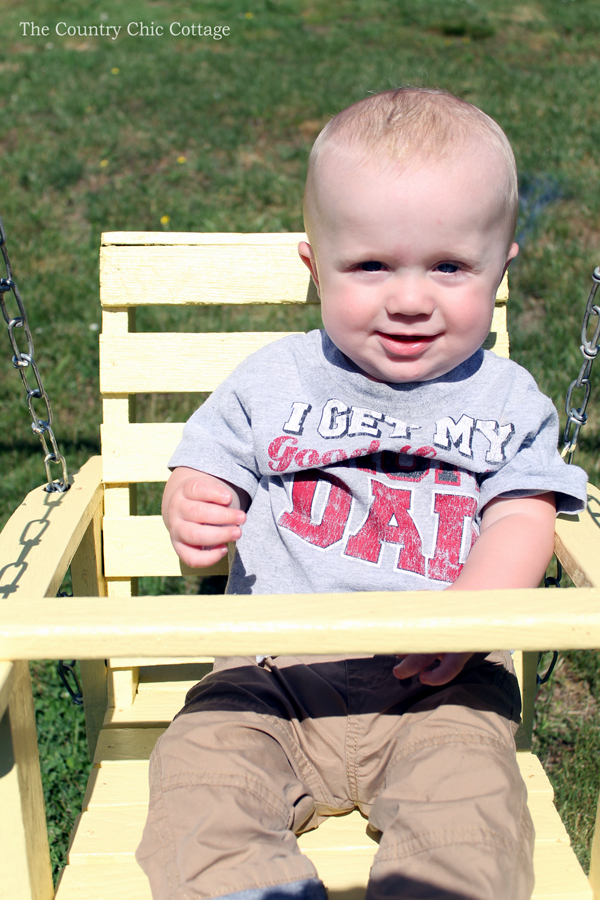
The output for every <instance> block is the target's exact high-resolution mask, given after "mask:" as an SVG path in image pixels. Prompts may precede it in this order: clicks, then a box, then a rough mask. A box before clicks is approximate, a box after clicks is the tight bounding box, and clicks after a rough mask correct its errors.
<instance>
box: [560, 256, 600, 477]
mask: <svg viewBox="0 0 600 900" xmlns="http://www.w3.org/2000/svg"><path fill="white" fill-rule="evenodd" d="M599 284H600V266H596V268H595V269H594V271H593V273H592V288H591V290H590V295H589V297H588V302H587V306H586V308H585V313H584V314H583V326H582V329H581V347H580V348H579V349H580V350H581V353H582V355H583V365H582V367H581V369H580V371H579V375H578V376H577V378H576V379H575V381H572V382H571V384H570V385H569V390H568V391H567V399H566V403H565V411H566V413H567V424H566V426H565V433H564V437H563V440H564V447H563V450H562V456H563V457H565V456H566V457H567V462H569V463H570V462H571V461H572V459H573V454H574V452H575V448H576V447H577V440H578V438H579V432H580V430H581V426H582V425H585V423H586V422H587V415H586V412H585V410H586V407H587V405H588V400H589V399H590V393H591V390H592V385H591V382H590V373H591V371H592V366H593V364H594V360H595V359H596V357H597V356H598V353H599V352H600V345H599V344H598V339H599V338H600V307H599V306H596V305H594V297H595V295H596V291H597V290H598V285H599ZM591 316H596V319H597V322H596V327H595V328H594V334H593V336H592V337H591V338H588V328H589V327H590V318H591ZM575 388H583V401H582V403H581V406H579V407H577V408H575V407H574V406H572V397H573V391H574V390H575Z"/></svg>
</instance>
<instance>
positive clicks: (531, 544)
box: [394, 493, 556, 685]
mask: <svg viewBox="0 0 600 900" xmlns="http://www.w3.org/2000/svg"><path fill="white" fill-rule="evenodd" d="M555 518H556V505H555V502H554V494H553V493H548V494H539V495H538V496H536V497H520V498H515V499H512V500H511V499H503V498H501V497H499V498H497V499H495V500H491V501H490V503H488V505H487V506H486V507H485V509H484V510H483V515H482V518H481V533H480V535H479V538H478V539H477V541H476V542H475V544H474V546H473V549H472V550H471V552H470V554H469V557H468V559H467V561H466V562H465V564H464V566H463V569H462V571H461V573H460V575H459V576H458V578H457V579H456V581H455V582H454V584H451V585H450V586H449V587H448V588H447V589H446V590H448V591H452V590H456V591H458V590H461V591H476V590H480V589H482V588H520V587H521V588H525V587H537V586H538V584H539V582H540V579H541V578H542V576H543V574H544V572H545V571H546V566H547V565H548V563H549V562H550V559H551V558H552V553H553V551H554V520H555ZM472 655H473V654H472V653H438V654H435V653H431V654H426V653H411V654H409V655H408V656H405V657H404V659H403V660H402V662H401V663H399V665H397V666H395V667H394V675H395V676H396V678H410V677H411V676H413V675H417V674H419V673H420V676H419V677H420V680H421V681H422V682H423V684H430V685H440V684H447V683H448V682H449V681H451V680H452V679H453V678H455V677H456V676H457V675H459V674H460V672H461V671H462V669H463V667H464V665H465V663H466V662H467V661H468V660H469V659H470V658H471V656H472ZM436 660H439V661H440V663H439V665H438V666H437V667H436V668H433V669H429V668H428V667H429V666H431V665H432V663H434V662H435V661H436Z"/></svg>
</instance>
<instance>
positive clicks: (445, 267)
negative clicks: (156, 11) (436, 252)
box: [435, 263, 460, 275]
mask: <svg viewBox="0 0 600 900" xmlns="http://www.w3.org/2000/svg"><path fill="white" fill-rule="evenodd" d="M435 269H436V272H443V273H444V275H454V273H455V272H458V271H459V269H460V266H457V265H456V263H440V264H439V265H437V266H436V267H435Z"/></svg>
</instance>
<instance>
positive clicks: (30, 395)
mask: <svg viewBox="0 0 600 900" xmlns="http://www.w3.org/2000/svg"><path fill="white" fill-rule="evenodd" d="M0 249H1V250H2V256H3V258H4V265H5V267H6V278H0V308H1V309H2V315H3V316H4V321H5V322H6V324H7V326H8V337H9V340H10V343H11V346H12V349H13V353H14V355H13V358H12V363H13V366H14V367H15V369H18V370H19V374H20V376H21V381H22V382H23V387H24V388H25V392H26V394H27V406H28V408H29V414H30V415H31V420H32V424H31V429H32V431H33V433H34V434H37V435H38V437H39V439H40V441H41V443H42V448H43V451H44V466H45V468H46V479H47V481H48V484H47V485H46V487H45V488H44V490H45V491H48V492H49V493H57V492H58V493H62V492H64V491H68V490H69V487H70V485H69V474H68V472H67V463H66V460H65V458H64V456H63V455H62V453H61V452H60V450H59V449H58V444H57V443H56V438H55V436H54V431H53V430H52V407H51V406H50V400H49V398H48V394H47V393H46V391H45V390H44V385H43V384H42V379H41V376H40V372H39V369H38V367H37V364H36V361H35V356H34V348H33V338H32V336H31V329H30V328H29V323H28V321H27V313H26V312H25V307H24V305H23V300H22V299H21V295H20V293H19V289H18V288H17V285H16V284H15V282H14V281H13V277H12V269H11V265H10V259H9V257H8V251H7V249H6V232H5V231H4V225H3V224H2V219H1V218H0ZM11 292H12V294H13V296H14V298H15V301H16V303H17V307H18V310H19V315H17V316H11V315H10V314H9V312H8V309H7V307H6V295H7V294H8V293H11ZM17 328H22V329H23V331H24V332H25V338H26V340H27V352H26V353H23V352H22V351H21V350H20V349H19V345H18V343H17V335H16V333H15V330H16V329H17ZM27 369H30V370H31V372H32V373H33V377H34V379H35V387H33V388H32V387H31V385H30V384H29V381H28V380H27ZM35 400H41V401H42V402H43V404H44V410H43V412H42V414H45V418H44V419H41V418H39V417H38V415H37V414H36V411H35V408H34V401H35ZM46 436H48V438H49V439H50V443H51V445H52V450H49V449H48V443H47V441H46ZM50 463H56V464H57V465H60V466H61V467H62V476H63V480H62V481H53V479H52V474H51V472H50Z"/></svg>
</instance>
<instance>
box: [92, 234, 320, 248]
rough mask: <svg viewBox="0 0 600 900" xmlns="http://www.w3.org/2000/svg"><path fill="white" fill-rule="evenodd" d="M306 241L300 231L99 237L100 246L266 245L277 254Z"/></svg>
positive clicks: (108, 235)
mask: <svg viewBox="0 0 600 900" xmlns="http://www.w3.org/2000/svg"><path fill="white" fill-rule="evenodd" d="M306 240H308V238H307V237H306V234H305V233H304V232H302V231H297V232H292V231H271V232H268V233H266V234H263V233H262V232H233V231H222V232H218V231H217V232H212V231H167V232H165V231H104V232H103V233H102V236H101V240H100V243H101V246H102V247H120V246H124V247H136V246H142V247H166V246H169V247H171V246H181V245H187V246H190V247H196V246H199V245H200V246H204V245H207V246H210V245H214V246H219V245H221V244H225V245H227V244H233V245H234V246H236V247H237V246H238V245H241V246H250V247H253V246H256V245H257V244H258V245H261V244H265V243H268V244H269V246H270V247H271V248H272V251H273V252H275V251H277V252H278V248H285V247H289V248H290V252H294V253H295V252H297V251H296V248H297V246H298V242H299V241H306Z"/></svg>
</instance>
